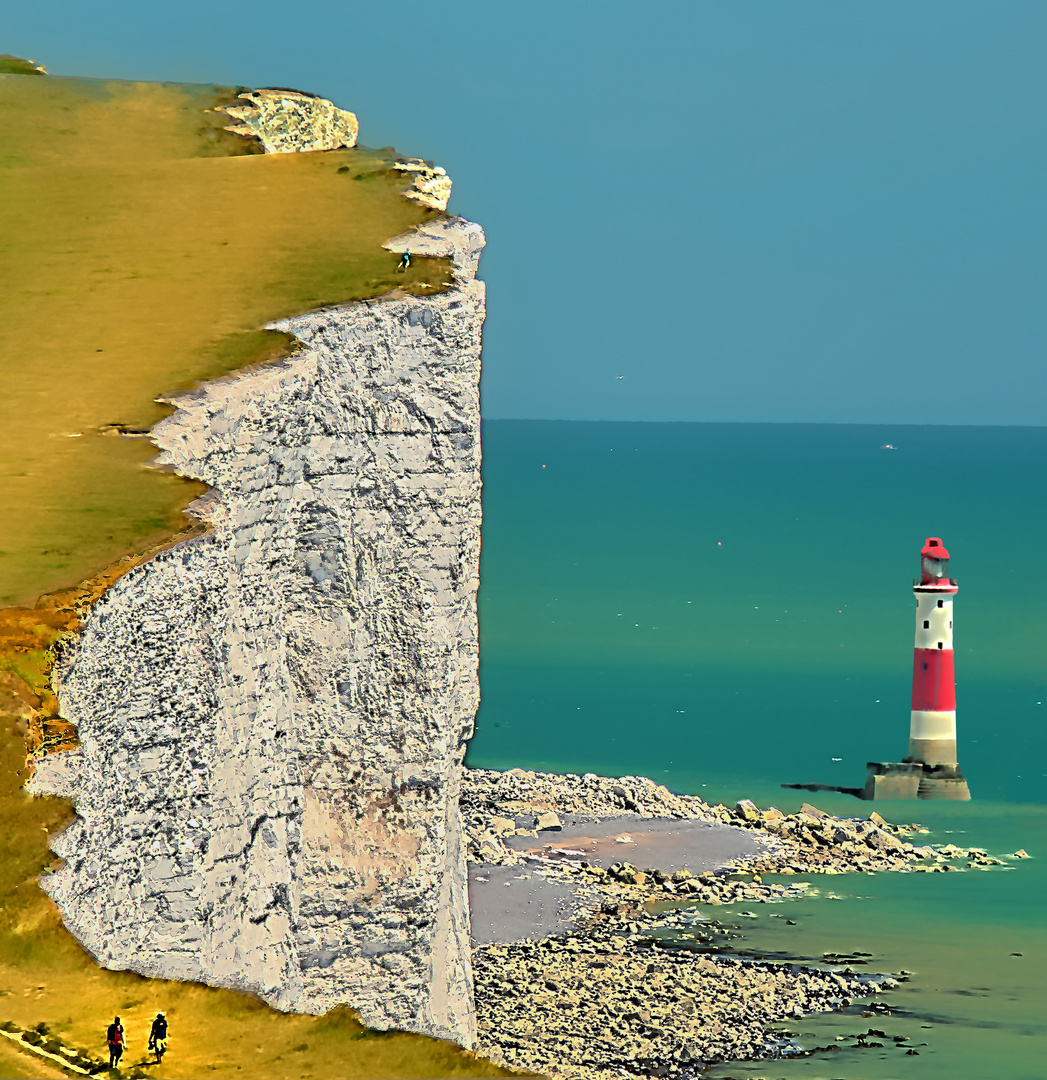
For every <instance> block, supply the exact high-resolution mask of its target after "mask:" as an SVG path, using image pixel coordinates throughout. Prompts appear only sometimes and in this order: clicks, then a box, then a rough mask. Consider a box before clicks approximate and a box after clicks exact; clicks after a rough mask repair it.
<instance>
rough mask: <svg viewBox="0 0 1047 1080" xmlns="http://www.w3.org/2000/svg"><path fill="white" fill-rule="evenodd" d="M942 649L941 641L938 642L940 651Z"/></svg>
mask: <svg viewBox="0 0 1047 1080" xmlns="http://www.w3.org/2000/svg"><path fill="white" fill-rule="evenodd" d="M941 647H942V643H941V642H940V641H939V642H938V648H939V649H940V648H941Z"/></svg>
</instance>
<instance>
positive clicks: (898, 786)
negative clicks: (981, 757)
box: [865, 761, 971, 802]
mask: <svg viewBox="0 0 1047 1080" xmlns="http://www.w3.org/2000/svg"><path fill="white" fill-rule="evenodd" d="M866 767H867V769H868V774H867V776H866V780H865V798H866V799H952V800H955V801H959V802H966V801H968V800H969V799H970V797H971V793H970V790H969V789H968V787H967V781H966V780H965V779H964V776H963V773H962V772H961V771H960V766H959V765H925V764H924V763H923V762H922V761H870V762H869V763H868V764H867V766H866Z"/></svg>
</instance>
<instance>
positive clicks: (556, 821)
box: [534, 810, 563, 832]
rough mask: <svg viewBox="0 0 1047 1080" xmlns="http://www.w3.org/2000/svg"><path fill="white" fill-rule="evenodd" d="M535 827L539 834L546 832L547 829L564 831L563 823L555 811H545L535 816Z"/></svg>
mask: <svg viewBox="0 0 1047 1080" xmlns="http://www.w3.org/2000/svg"><path fill="white" fill-rule="evenodd" d="M534 827H535V828H536V829H537V830H538V831H539V832H544V831H545V830H546V829H562V828H563V822H562V821H561V820H560V817H559V815H558V814H557V813H556V812H555V811H554V810H543V811H542V812H541V813H540V814H536V815H535V818H534Z"/></svg>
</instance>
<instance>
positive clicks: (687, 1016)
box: [473, 911, 889, 1080]
mask: <svg viewBox="0 0 1047 1080" xmlns="http://www.w3.org/2000/svg"><path fill="white" fill-rule="evenodd" d="M629 914H631V915H632V916H633V917H634V918H642V915H640V913H639V912H635V911H634V912H632V913H628V912H627V913H626V917H628V915H629ZM632 925H635V923H633V924H632ZM605 926H606V928H604V927H602V926H600V925H599V923H598V922H597V923H596V924H595V925H593V926H591V927H590V928H589V929H588V930H587V932H585V933H583V934H578V935H567V936H564V937H561V938H559V939H556V940H548V941H545V942H542V943H541V944H537V943H534V942H518V943H515V944H510V945H490V946H486V947H485V948H482V949H478V950H476V952H475V953H474V955H473V967H474V974H475V979H476V1007H477V1026H478V1030H479V1036H480V1041H479V1046H478V1049H479V1052H480V1053H482V1054H483V1055H485V1056H486V1057H488V1058H490V1059H491V1060H492V1061H496V1062H498V1063H500V1064H503V1065H506V1066H509V1067H510V1068H514V1069H524V1070H530V1071H534V1072H538V1073H544V1074H546V1075H548V1076H553V1077H557V1078H562V1080H603V1078H606V1077H611V1076H615V1077H619V1076H621V1075H622V1073H621V1070H625V1071H626V1072H628V1073H632V1074H637V1073H638V1074H640V1075H646V1076H650V1075H657V1076H673V1075H681V1074H688V1073H693V1072H694V1071H695V1070H696V1069H699V1068H702V1067H703V1066H704V1065H706V1064H708V1063H710V1062H713V1061H726V1060H732V1059H737V1058H760V1057H767V1056H773V1055H774V1054H775V1052H776V1044H777V1043H779V1042H780V1037H779V1036H776V1035H773V1034H768V1032H767V1030H766V1028H767V1025H768V1024H770V1023H773V1022H774V1021H777V1020H786V1019H790V1018H796V1017H799V1016H801V1015H803V1014H805V1013H811V1012H825V1011H828V1010H830V1009H834V1008H838V1007H840V1006H841V1005H846V1004H850V1003H851V1000H852V998H854V997H858V996H861V995H863V994H869V993H872V992H874V991H875V990H876V989H878V988H879V986H882V985H883V984H884V982H887V983H889V980H884V981H883V982H879V983H878V982H876V981H874V980H868V979H862V978H859V977H858V976H854V975H847V974H839V973H833V972H824V971H817V970H802V969H796V968H790V967H788V966H786V965H780V964H769V963H752V962H743V961H740V960H735V959H732V958H726V957H711V956H702V955H699V954H697V953H693V952H688V951H684V950H680V951H672V952H670V951H667V950H663V949H654V948H639V947H638V946H637V943H636V937H635V935H629V934H628V924H623V922H622V917H621V916H620V915H617V914H616V915H613V916H608V917H607V919H606V924H605ZM623 929H624V930H625V931H626V933H625V934H624V935H623V934H622V932H621V931H622V930H623Z"/></svg>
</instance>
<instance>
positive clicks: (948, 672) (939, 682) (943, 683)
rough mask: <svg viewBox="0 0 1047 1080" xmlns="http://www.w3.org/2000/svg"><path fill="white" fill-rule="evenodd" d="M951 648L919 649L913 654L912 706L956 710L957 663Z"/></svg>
mask: <svg viewBox="0 0 1047 1080" xmlns="http://www.w3.org/2000/svg"><path fill="white" fill-rule="evenodd" d="M954 655H955V654H954V653H953V651H952V649H916V650H914V654H913V670H912V707H913V708H914V709H919V710H922V711H928V712H955V710H956V666H955V663H954V661H953V656H954Z"/></svg>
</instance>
